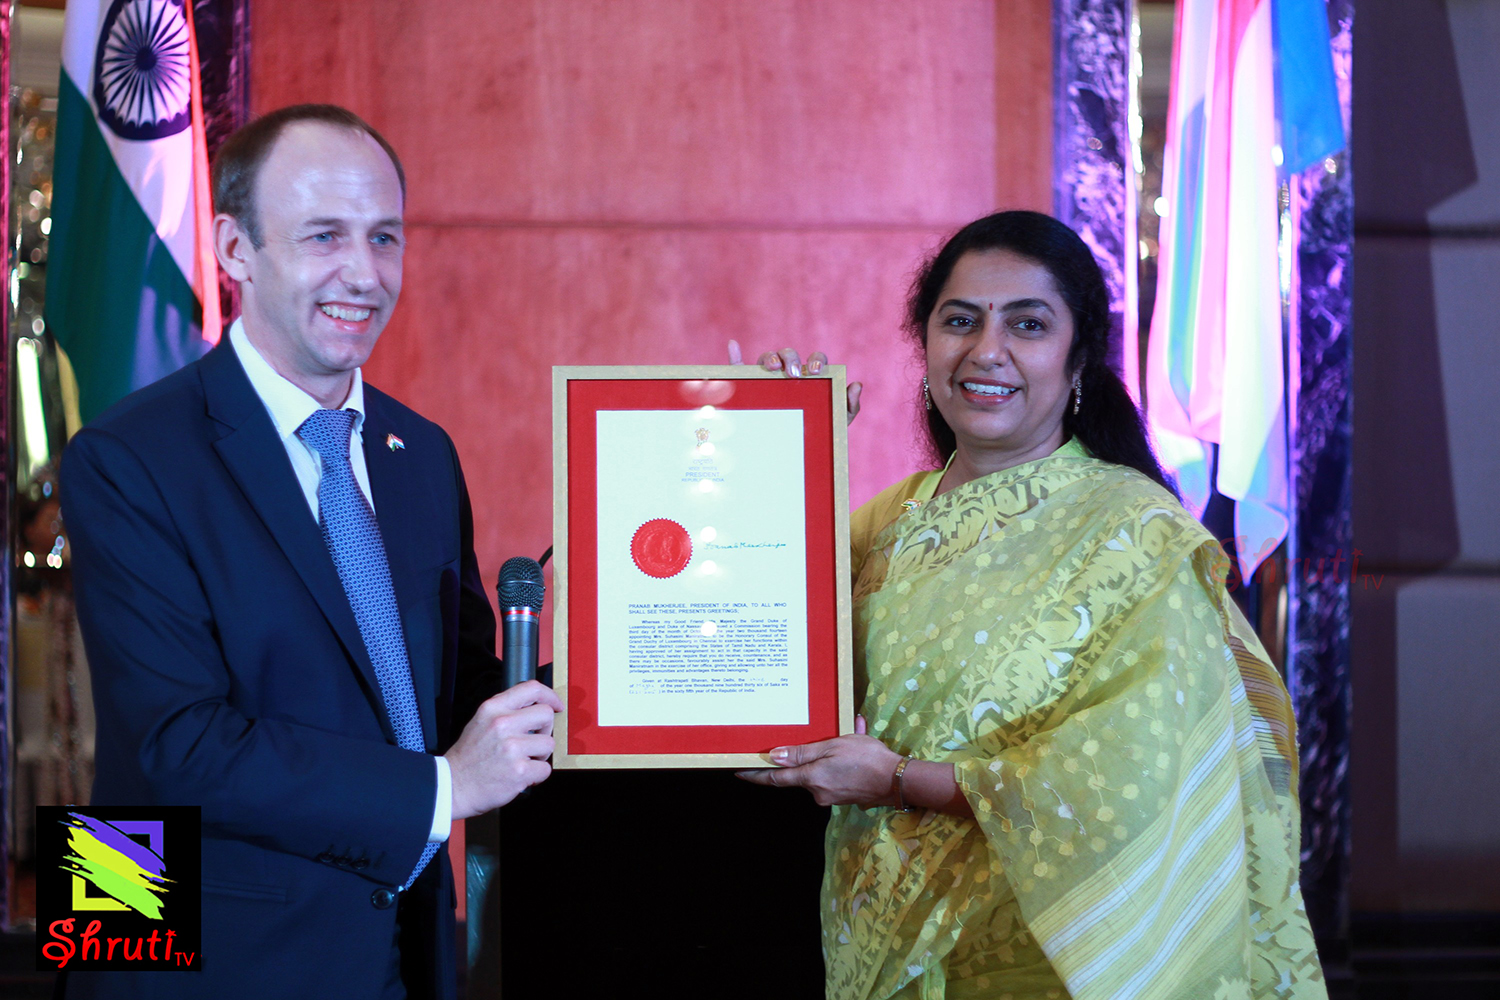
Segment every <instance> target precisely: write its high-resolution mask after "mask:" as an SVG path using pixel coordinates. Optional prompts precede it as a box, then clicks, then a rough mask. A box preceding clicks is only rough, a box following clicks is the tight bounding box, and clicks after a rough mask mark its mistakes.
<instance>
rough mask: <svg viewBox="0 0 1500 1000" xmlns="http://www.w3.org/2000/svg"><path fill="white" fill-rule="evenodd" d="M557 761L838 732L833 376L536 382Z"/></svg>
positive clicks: (733, 763)
mask: <svg viewBox="0 0 1500 1000" xmlns="http://www.w3.org/2000/svg"><path fill="white" fill-rule="evenodd" d="M552 399H553V404H552V405H553V411H552V412H553V477H554V494H553V495H554V498H555V500H554V503H555V507H554V530H555V536H554V544H555V547H556V548H555V551H556V555H555V560H556V561H555V564H554V574H553V578H554V581H555V584H554V591H555V594H556V601H555V605H554V637H553V656H554V667H553V669H554V677H555V682H556V687H557V692H558V694H559V695H560V696H561V698H562V701H563V706H564V711H563V714H562V715H561V716H560V717H559V719H558V722H557V725H556V731H555V735H556V738H557V750H556V753H555V755H554V758H553V759H554V763H555V766H557V767H559V768H591V767H592V768H598V767H747V766H748V767H756V766H759V767H764V766H766V764H767V758H766V757H765V756H763V755H764V754H765V752H766V751H768V750H770V749H771V748H772V747H777V746H784V745H788V744H794V743H809V742H813V741H815V740H823V739H830V738H832V737H834V736H837V735H840V734H842V733H848V732H852V731H853V714H854V708H853V684H852V680H851V663H852V661H851V649H852V647H851V644H850V642H851V640H850V600H849V522H848V505H849V495H848V474H847V473H848V460H847V439H846V436H845V432H846V425H847V420H846V418H845V403H844V369H843V368H842V367H841V366H837V365H831V366H825V367H824V368H823V371H822V372H821V373H820V374H819V375H817V376H808V377H804V378H800V379H789V378H786V377H784V376H783V375H781V374H780V373H779V372H766V371H763V370H761V369H760V368H758V367H753V366H750V365H733V366H711V367H701V366H694V367H680V366H673V367H638V368H637V367H621V368H616V367H610V368H582V367H573V368H569V367H563V368H554V369H552Z"/></svg>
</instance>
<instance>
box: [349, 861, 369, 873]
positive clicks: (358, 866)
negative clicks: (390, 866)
mask: <svg viewBox="0 0 1500 1000" xmlns="http://www.w3.org/2000/svg"><path fill="white" fill-rule="evenodd" d="M349 867H350V868H353V869H354V870H355V871H357V872H362V871H364V870H365V869H366V868H368V867H370V859H369V858H355V859H354V864H352V865H350V866H349Z"/></svg>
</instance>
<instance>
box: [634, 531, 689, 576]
mask: <svg viewBox="0 0 1500 1000" xmlns="http://www.w3.org/2000/svg"><path fill="white" fill-rule="evenodd" d="M630 557H631V558H632V559H634V560H635V564H636V566H638V567H639V568H640V571H641V572H642V573H645V574H646V575H647V576H654V577H656V578H657V579H658V580H665V579H667V577H670V576H676V575H677V574H678V573H681V572H682V571H683V570H684V569H686V568H687V564H688V560H690V559H692V558H693V539H692V538H691V537H690V536H689V535H688V533H687V529H686V528H684V527H683V526H682V525H680V524H678V523H677V522H676V521H673V520H669V519H668V518H665V517H658V518H654V519H652V520H650V521H647V522H646V523H645V524H643V525H641V526H640V527H639V528H637V529H635V535H634V536H633V537H632V538H631V539H630Z"/></svg>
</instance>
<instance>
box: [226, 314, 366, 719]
mask: <svg viewBox="0 0 1500 1000" xmlns="http://www.w3.org/2000/svg"><path fill="white" fill-rule="evenodd" d="M225 339H226V340H227V339H228V338H225ZM201 370H202V373H203V387H204V394H205V396H206V397H207V399H208V407H209V415H210V416H211V417H213V418H214V419H215V420H217V421H219V422H220V423H221V424H223V425H224V426H225V428H226V433H225V434H224V436H223V437H221V438H219V440H217V441H215V442H214V449H215V450H216V451H217V452H218V454H219V458H220V459H221V460H222V461H223V462H224V465H225V467H226V468H227V469H228V470H229V474H230V475H231V476H232V477H233V478H234V480H235V482H236V483H238V484H239V487H240V490H241V491H243V492H244V494H245V497H246V498H247V499H248V500H249V501H250V505H251V506H252V507H254V508H255V512H256V514H258V515H259V516H260V519H261V521H263V522H264V523H265V525H266V528H267V529H268V530H269V531H270V532H271V535H272V537H273V538H275V539H276V543H277V544H278V545H279V546H281V550H282V552H283V553H284V554H285V555H286V557H287V560H288V561H289V562H290V563H291V564H292V567H293V568H294V569H295V570H296V571H297V575H298V576H300V577H301V578H302V582H303V583H304V584H306V585H307V589H308V591H309V593H311V594H312V598H313V600H314V601H315V602H316V603H317V605H318V608H319V610H321V611H322V612H323V616H324V617H325V618H326V619H328V624H329V625H330V626H332V628H333V630H334V632H335V633H336V634H337V635H338V637H339V641H340V642H342V643H343V645H344V648H345V649H346V650H347V651H348V653H349V656H350V658H351V659H353V661H354V664H355V666H356V667H357V668H358V670H359V673H360V676H361V678H362V679H363V681H364V688H365V696H366V697H367V698H369V699H370V701H371V705H372V707H373V708H374V710H375V714H376V715H377V716H378V717H379V719H380V725H381V728H382V729H383V730H384V731H385V734H386V737H387V738H388V739H391V740H392V741H394V740H395V733H394V732H393V731H392V729H391V725H390V720H389V719H388V718H387V715H386V712H385V708H384V701H383V700H382V699H381V697H380V684H379V682H378V681H377V680H376V678H375V668H374V666H373V665H372V664H371V662H370V654H369V651H368V650H367V649H366V648H365V643H364V638H363V637H362V636H361V635H360V633H359V626H358V625H357V624H356V623H355V621H354V611H353V609H351V608H350V607H349V598H348V595H346V594H345V593H344V585H343V583H342V582H341V581H340V580H339V575H338V571H337V570H336V569H334V566H333V559H332V557H330V556H329V554H328V547H327V545H326V544H325V543H324V541H323V533H322V531H321V530H319V528H318V524H317V522H316V521H315V520H314V519H313V516H312V512H311V511H309V510H308V508H307V499H306V495H305V494H304V493H303V492H302V486H301V484H300V483H298V482H297V476H296V473H294V472H293V471H292V464H291V462H290V460H288V458H287V454H286V447H285V445H283V444H282V443H281V438H280V437H279V436H278V435H277V433H276V426H275V424H273V423H272V422H271V416H270V414H269V413H267V412H266V409H265V406H263V405H262V404H261V402H260V398H259V397H258V396H256V395H255V390H254V389H253V388H252V387H251V385H250V380H249V379H248V378H246V377H245V372H244V369H243V368H241V367H240V363H239V359H238V358H236V357H235V355H234V351H233V349H232V348H231V347H229V346H228V345H227V344H226V345H224V346H221V347H219V348H217V349H215V350H213V351H210V352H209V353H208V355H207V356H206V357H205V358H204V361H203V365H202V369H201ZM393 571H394V567H393Z"/></svg>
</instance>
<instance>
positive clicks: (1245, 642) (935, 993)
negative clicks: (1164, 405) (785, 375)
mask: <svg viewBox="0 0 1500 1000" xmlns="http://www.w3.org/2000/svg"><path fill="white" fill-rule="evenodd" d="M938 475H939V474H938V473H926V474H919V475H918V476H914V477H911V478H910V479H908V480H905V481H903V482H901V483H898V484H896V486H894V487H892V488H891V489H889V490H887V491H886V492H885V493H883V494H881V495H880V496H879V497H877V498H875V499H874V500H872V501H871V502H870V503H869V504H866V505H865V506H864V507H862V508H860V510H859V511H857V512H856V513H855V515H854V518H853V520H852V524H851V535H852V537H853V541H854V564H855V587H854V597H855V649H856V678H855V682H856V691H857V692H862V694H861V695H860V696H861V697H863V704H862V707H861V709H860V710H861V712H862V713H863V714H864V716H865V718H866V720H867V721H868V724H869V732H870V733H871V735H873V736H876V737H879V738H880V739H881V740H883V741H884V742H885V743H886V744H887V745H889V746H890V747H891V748H892V749H895V750H897V751H899V752H901V753H903V754H904V753H912V754H915V755H916V756H918V757H919V758H922V759H925V760H937V761H944V762H951V763H952V764H953V765H954V772H955V776H956V778H957V781H958V784H959V786H960V788H961V789H962V791H963V793H964V795H965V796H966V798H967V799H968V801H969V803H970V805H971V806H972V807H973V810H974V816H975V818H974V819H962V818H959V817H956V816H949V815H944V814H940V813H935V812H928V813H925V814H924V813H921V812H914V813H910V814H906V813H902V812H899V811H897V810H894V809H890V808H877V809H861V808H858V807H855V806H840V807H837V808H835V809H834V811H833V818H832V820H831V822H830V824H829V828H828V840H827V868H826V874H825V877H824V883H823V903H822V906H823V913H822V921H823V950H824V958H825V962H826V965H827V971H828V996H829V997H831V998H837V1000H844V998H850V1000H865V998H886V997H902V998H918V997H920V998H934V1000H935V998H939V997H950V998H952V997H999V998H1002V1000H1003V998H1007V997H1008V998H1012V1000H1026V998H1031V997H1065V996H1072V997H1074V998H1077V1000H1092V998H1095V997H1099V998H1105V997H1110V998H1115V997H1118V998H1126V997H1147V998H1152V1000H1164V998H1202V1000H1238V998H1249V997H1263V996H1264V997H1275V998H1278V1000H1301V998H1307V997H1325V996H1326V992H1325V989H1324V985H1323V980H1322V971H1321V968H1320V966H1319V964H1318V957H1317V952H1316V951H1315V950H1314V946H1313V939H1312V934H1311V931H1310V930H1309V927H1308V922H1307V916H1306V913H1305V912H1304V910H1303V906H1302V897H1301V892H1300V889H1299V887H1298V882H1297V870H1298V866H1297V858H1298V837H1299V827H1298V807H1297V788H1296V782H1297V770H1296V768H1297V764H1296V760H1297V758H1296V749H1295V736H1294V722H1293V719H1292V714H1291V708H1290V704H1289V702H1288V699H1287V695H1286V690H1285V688H1284V687H1283V686H1282V684H1281V681H1280V678H1279V677H1278V676H1277V675H1276V673H1275V671H1274V669H1273V668H1272V667H1271V666H1270V665H1269V663H1268V662H1267V658H1266V656H1265V653H1264V650H1263V649H1262V648H1261V645H1260V643H1259V642H1258V641H1257V640H1256V638H1255V635H1254V632H1253V631H1252V630H1251V629H1250V627H1249V625H1248V623H1246V621H1245V620H1244V618H1243V616H1242V615H1241V614H1240V612H1239V610H1238V608H1237V607H1236V606H1235V604H1234V602H1233V600H1231V599H1230V598H1229V597H1228V595H1227V594H1226V592H1225V588H1224V584H1223V580H1224V576H1225V573H1226V571H1227V565H1228V564H1227V560H1226V558H1225V556H1224V554H1223V551H1222V550H1221V549H1220V547H1219V545H1218V544H1217V543H1216V542H1215V541H1214V540H1213V538H1212V537H1211V536H1210V535H1209V534H1208V533H1207V532H1206V531H1205V530H1204V529H1203V527H1202V526H1201V525H1200V524H1198V522H1197V521H1195V520H1193V518H1191V517H1190V516H1189V515H1188V514H1187V513H1186V512H1184V511H1183V510H1182V508H1181V507H1180V506H1179V505H1178V503H1177V502H1176V501H1175V500H1174V499H1172V497H1171V496H1170V495H1169V494H1167V493H1166V492H1165V491H1164V490H1162V489H1161V488H1160V487H1158V486H1157V485H1156V484H1154V483H1152V482H1151V481H1150V480H1148V479H1147V478H1146V477H1144V476H1142V475H1140V474H1139V473H1137V472H1135V471H1133V470H1131V469H1127V468H1124V467H1122V466H1118V465H1113V464H1110V463H1108V462H1103V461H1100V460H1097V459H1094V458H1091V457H1089V455H1088V454H1087V452H1086V451H1085V450H1084V449H1083V448H1082V447H1080V446H1079V445H1077V444H1076V443H1072V442H1070V443H1068V444H1066V445H1064V446H1063V447H1062V448H1061V449H1059V450H1058V451H1057V452H1055V453H1053V454H1052V455H1050V456H1048V457H1047V458H1044V459H1041V460H1039V461H1036V462H1030V463H1028V464H1026V465H1021V466H1017V467H1015V468H1012V469H1006V470H1004V471H1002V472H998V473H995V474H993V475H990V476H986V477H984V478H982V479H979V480H976V481H974V482H971V483H968V484H966V485H964V486H961V487H958V488H957V489H954V490H950V491H949V492H947V493H944V494H942V495H941V496H937V497H931V494H932V491H933V489H934V488H935V487H936V482H937V478H938ZM928 497H930V499H928ZM907 498H913V499H915V500H919V501H922V502H920V503H919V504H917V505H915V506H914V508H913V509H910V510H904V509H903V504H902V501H903V500H906V499H907ZM905 506H912V505H911V504H907V505H905Z"/></svg>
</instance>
